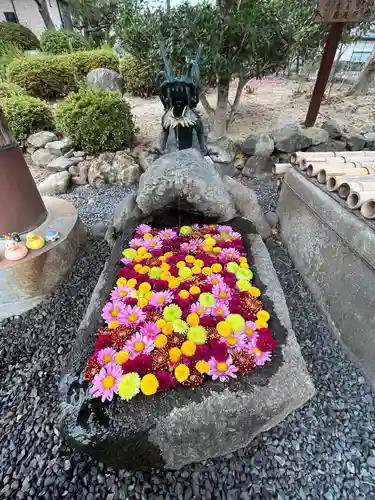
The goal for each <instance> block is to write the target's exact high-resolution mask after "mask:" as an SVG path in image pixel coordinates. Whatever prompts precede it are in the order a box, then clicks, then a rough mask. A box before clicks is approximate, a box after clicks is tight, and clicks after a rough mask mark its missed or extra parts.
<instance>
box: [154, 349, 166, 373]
mask: <svg viewBox="0 0 375 500" xmlns="http://www.w3.org/2000/svg"><path fill="white" fill-rule="evenodd" d="M150 356H151V358H152V371H155V370H156V371H157V370H167V368H168V361H169V350H168V348H167V347H163V348H161V349H154V350H153V351H152V353H151V354H150Z"/></svg>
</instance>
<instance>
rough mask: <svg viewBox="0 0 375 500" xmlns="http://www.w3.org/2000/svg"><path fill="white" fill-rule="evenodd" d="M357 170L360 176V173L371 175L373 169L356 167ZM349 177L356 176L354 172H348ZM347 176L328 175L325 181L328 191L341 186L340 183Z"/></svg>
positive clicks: (344, 180) (335, 189)
mask: <svg viewBox="0 0 375 500" xmlns="http://www.w3.org/2000/svg"><path fill="white" fill-rule="evenodd" d="M360 170H361V171H363V170H364V171H367V174H366V172H361V173H359V171H360ZM357 171H358V176H362V175H372V174H373V173H374V172H373V171H370V170H369V169H368V168H363V169H362V168H361V169H357ZM350 176H351V177H357V175H356V174H352V173H351V174H350ZM347 178H348V176H347V175H340V174H338V175H328V176H327V182H326V186H327V190H328V191H337V189H339V187H340V186H341V184H342V183H344V182H346V180H347Z"/></svg>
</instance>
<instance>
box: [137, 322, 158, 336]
mask: <svg viewBox="0 0 375 500" xmlns="http://www.w3.org/2000/svg"><path fill="white" fill-rule="evenodd" d="M160 331H161V330H160V328H158V327H157V326H156V324H155V323H154V322H153V321H147V323H145V324H144V325H142V326H141V328H140V332H141V333H142V335H146V336H147V337H149V338H150V339H152V340H154V338H155V337H156V336H157V335H158V333H160Z"/></svg>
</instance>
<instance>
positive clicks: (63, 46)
mask: <svg viewBox="0 0 375 500" xmlns="http://www.w3.org/2000/svg"><path fill="white" fill-rule="evenodd" d="M40 46H41V48H42V50H43V52H47V53H48V54H63V53H65V52H74V51H76V50H88V49H89V48H90V45H89V43H88V42H87V41H86V40H85V38H84V37H83V36H82V35H80V34H79V33H73V32H72V31H64V30H46V31H44V32H43V34H42V36H41V38H40Z"/></svg>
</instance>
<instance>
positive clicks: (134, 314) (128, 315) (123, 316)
mask: <svg viewBox="0 0 375 500" xmlns="http://www.w3.org/2000/svg"><path fill="white" fill-rule="evenodd" d="M118 319H119V321H120V323H121V324H122V325H127V326H137V325H139V324H140V323H142V322H143V321H144V320H145V319H146V315H145V313H144V312H143V311H142V309H141V308H140V307H138V306H124V307H123V309H122V311H121V312H120V314H119V316H118Z"/></svg>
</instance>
